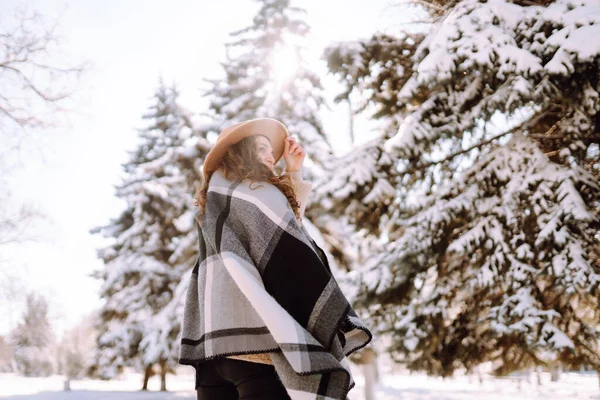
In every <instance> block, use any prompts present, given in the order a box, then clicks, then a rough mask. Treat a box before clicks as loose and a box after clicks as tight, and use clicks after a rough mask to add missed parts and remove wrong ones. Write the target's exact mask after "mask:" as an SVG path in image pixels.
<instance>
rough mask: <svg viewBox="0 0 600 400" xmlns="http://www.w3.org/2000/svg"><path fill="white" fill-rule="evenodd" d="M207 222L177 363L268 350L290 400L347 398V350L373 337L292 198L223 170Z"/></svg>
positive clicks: (216, 177) (212, 190) (213, 187)
mask: <svg viewBox="0 0 600 400" xmlns="http://www.w3.org/2000/svg"><path fill="white" fill-rule="evenodd" d="M201 221H202V227H201V228H200V225H199V224H197V227H198V235H199V246H200V254H199V257H198V260H197V261H196V264H195V266H194V268H193V271H192V276H191V279H190V283H189V286H188V289H187V295H186V300H185V308H184V315H183V322H182V337H181V349H180V354H179V363H180V364H184V365H192V366H196V365H198V364H199V363H201V362H203V361H207V360H210V359H213V358H215V357H219V356H228V355H238V354H256V353H269V356H270V357H271V360H272V362H273V366H274V367H275V370H276V372H277V375H278V376H279V378H280V379H281V382H282V383H283V385H284V386H285V388H286V390H287V392H288V394H289V395H290V397H291V398H292V399H294V400H295V399H302V400H304V399H323V400H326V399H331V400H333V399H336V400H337V399H345V398H346V395H347V393H348V391H349V390H350V389H351V388H352V387H353V386H354V381H353V379H352V374H351V372H350V365H349V362H348V359H347V358H346V356H347V355H349V354H350V353H352V352H354V351H356V350H358V349H360V348H362V347H364V346H366V345H367V344H368V343H369V342H370V341H371V338H372V335H371V332H370V331H369V330H368V329H367V328H366V326H365V325H364V323H363V322H362V321H361V320H360V318H359V317H358V316H357V315H356V313H355V312H354V310H353V309H352V307H351V306H350V304H349V303H348V301H347V299H346V298H345V297H344V295H343V294H342V292H341V290H340V288H339V287H338V284H337V282H336V281H335V279H334V278H333V275H332V274H331V270H330V268H329V265H328V263H327V258H326V256H325V254H324V252H323V251H322V250H321V249H320V248H319V247H318V246H317V245H316V243H315V242H314V241H313V240H312V239H311V237H310V236H309V234H308V232H307V231H306V229H305V228H304V227H303V226H302V225H300V224H299V223H298V221H297V220H296V217H295V215H294V213H293V211H292V209H291V207H290V205H289V203H288V201H287V199H286V197H285V196H284V195H283V194H282V193H281V192H280V191H279V189H277V188H276V187H275V186H273V185H272V184H270V183H268V182H252V183H250V182H249V181H244V182H241V183H240V182H232V181H229V180H227V179H226V178H225V176H224V175H223V174H222V173H221V171H216V172H215V173H214V174H213V176H212V178H211V180H210V183H209V189H208V193H207V201H206V210H205V213H204V215H203V216H202V220H201Z"/></svg>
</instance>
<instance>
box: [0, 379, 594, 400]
mask: <svg viewBox="0 0 600 400" xmlns="http://www.w3.org/2000/svg"><path fill="white" fill-rule="evenodd" d="M355 379H356V382H357V386H356V387H355V388H354V389H353V390H352V391H351V392H350V396H349V400H362V399H364V396H363V393H362V392H363V390H364V387H363V380H362V377H361V376H355ZM519 381H520V385H519ZM63 385H64V379H63V377H62V376H57V375H55V376H52V377H49V378H24V377H20V376H16V375H14V374H0V398H2V399H13V400H24V399H37V400H59V399H61V400H62V399H73V400H75V399H76V400H100V399H102V400H104V399H106V400H121V399H122V400H146V399H168V400H183V399H195V398H196V397H195V392H194V391H193V390H190V388H193V386H194V377H193V375H188V374H180V375H179V376H169V377H168V380H167V385H168V387H169V390H170V391H169V392H167V393H161V392H158V391H157V390H158V389H159V381H158V379H157V378H156V377H155V378H152V379H151V380H150V383H149V387H150V391H149V392H140V391H139V388H140V385H141V376H140V375H139V374H129V375H127V376H124V377H123V378H122V379H119V380H113V381H109V382H106V381H96V380H81V381H72V382H71V389H72V390H71V391H70V392H64V391H63ZM519 386H520V387H519ZM376 399H377V400H392V399H393V400H481V399H486V400H499V399H510V400H526V399H527V400H529V399H534V400H537V399H539V400H564V399H578V400H583V399H600V388H599V387H598V378H597V376H596V374H574V373H564V374H563V375H562V377H561V380H560V381H559V382H550V377H549V376H548V375H543V384H542V386H538V385H537V384H534V383H529V382H528V381H527V380H526V379H525V378H523V379H522V380H519V379H518V378H512V379H511V378H509V379H492V378H487V379H486V380H484V382H483V384H480V383H479V382H478V381H477V380H476V379H475V378H471V379H469V378H467V377H457V378H452V379H446V380H444V379H438V378H429V377H426V376H424V375H419V374H414V375H395V376H392V375H387V376H384V377H383V379H382V382H381V383H380V384H379V385H378V388H377V397H376Z"/></svg>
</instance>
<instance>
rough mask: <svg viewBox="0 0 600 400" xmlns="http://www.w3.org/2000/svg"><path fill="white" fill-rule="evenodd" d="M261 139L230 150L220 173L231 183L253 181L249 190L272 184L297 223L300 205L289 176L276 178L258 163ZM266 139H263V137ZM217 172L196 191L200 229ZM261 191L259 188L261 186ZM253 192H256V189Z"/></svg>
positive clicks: (197, 217) (244, 140)
mask: <svg viewBox="0 0 600 400" xmlns="http://www.w3.org/2000/svg"><path fill="white" fill-rule="evenodd" d="M257 136H258V135H253V136H248V137H246V138H244V139H242V140H240V141H239V142H237V143H235V144H233V145H231V146H229V148H228V149H227V152H226V153H225V155H224V156H223V158H222V159H221V161H220V162H219V166H218V167H217V169H218V170H221V172H223V174H224V175H225V177H226V178H227V179H228V180H231V181H235V182H242V181H244V180H246V179H249V180H250V189H253V188H252V183H254V182H269V183H270V184H272V185H273V186H275V187H276V188H277V189H279V190H280V191H281V193H283V195H284V196H285V197H286V198H287V200H288V202H289V203H290V206H291V207H292V210H293V211H294V214H295V215H296V219H297V220H298V221H300V219H301V217H300V204H299V203H298V201H297V200H296V195H295V193H294V189H293V187H292V180H291V178H290V177H289V176H288V175H280V176H277V175H275V174H274V173H273V171H271V169H270V168H269V167H267V166H266V165H264V164H263V163H262V162H260V161H259V158H258V155H257V150H256V149H257V143H256V137H257ZM261 136H263V135H261ZM213 173H214V171H212V172H209V173H208V176H207V177H206V180H205V181H204V182H203V183H202V186H201V187H200V188H198V189H197V190H196V193H195V195H194V205H195V206H197V207H199V208H200V211H199V214H198V215H197V216H196V220H197V221H198V223H199V224H200V225H202V222H201V221H200V217H201V216H202V215H204V211H205V210H206V195H207V193H208V183H209V182H210V178H211V177H212V175H213ZM259 187H260V186H259ZM253 190H254V189H253Z"/></svg>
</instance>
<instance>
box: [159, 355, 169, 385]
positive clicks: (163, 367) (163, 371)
mask: <svg viewBox="0 0 600 400" xmlns="http://www.w3.org/2000/svg"><path fill="white" fill-rule="evenodd" d="M159 365H160V391H161V392H166V391H167V360H160V363H159Z"/></svg>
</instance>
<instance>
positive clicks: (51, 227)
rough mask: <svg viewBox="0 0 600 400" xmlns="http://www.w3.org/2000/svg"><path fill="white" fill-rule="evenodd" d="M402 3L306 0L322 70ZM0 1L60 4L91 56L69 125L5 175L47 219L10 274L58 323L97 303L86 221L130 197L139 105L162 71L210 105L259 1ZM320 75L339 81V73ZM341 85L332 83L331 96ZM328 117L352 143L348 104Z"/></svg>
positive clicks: (104, 216)
mask: <svg viewBox="0 0 600 400" xmlns="http://www.w3.org/2000/svg"><path fill="white" fill-rule="evenodd" d="M400 2H401V0H397V1H392V0H369V1H366V0H327V1H322V0H320V1H319V0H305V1H303V2H302V6H303V7H304V8H305V9H306V10H307V12H308V17H307V22H308V23H309V25H310V26H311V29H312V33H311V36H310V37H309V46H310V56H311V57H312V59H313V60H315V61H314V68H315V70H317V71H324V66H323V64H322V62H319V61H318V58H319V56H320V54H321V51H322V48H323V46H325V45H327V44H328V43H330V42H332V41H337V40H353V39H357V38H361V37H367V36H369V35H370V34H371V33H373V32H375V31H376V30H379V31H387V30H390V29H394V28H397V25H395V24H396V23H397V21H400V20H402V19H405V18H406V17H407V10H406V9H404V12H403V13H400V12H399V11H400V10H399V7H398V4H399V3H400ZM2 3H3V4H2V13H3V14H5V15H6V14H7V13H9V12H10V11H11V10H12V9H14V8H15V7H17V6H22V5H29V6H30V8H31V9H35V10H38V11H39V12H41V13H42V14H44V15H45V16H46V19H47V20H48V21H51V20H54V19H56V18H58V17H59V16H60V15H61V11H62V17H61V18H60V19H59V22H60V28H59V31H58V33H59V34H60V35H61V36H62V37H63V42H62V43H63V45H62V48H63V50H64V52H65V53H66V54H68V56H69V58H70V59H72V60H73V61H74V62H75V63H77V62H78V61H82V60H84V59H85V60H89V61H91V63H92V69H91V71H90V73H88V75H87V77H86V79H85V80H84V81H83V82H82V83H81V85H80V88H79V92H78V93H77V95H76V97H75V98H74V100H75V105H76V111H77V112H76V113H72V114H70V115H69V119H68V121H67V122H68V123H66V124H65V125H64V126H63V127H62V128H60V129H56V130H52V131H48V132H44V133H43V135H39V136H36V137H35V140H33V139H32V140H28V141H26V142H25V146H24V149H23V153H22V155H21V157H22V163H23V168H22V169H21V170H18V171H15V172H14V173H13V174H12V175H11V176H10V177H9V183H10V188H11V191H12V194H13V197H14V201H15V205H19V204H22V203H27V204H31V205H33V206H35V207H36V208H37V209H39V210H40V211H41V212H43V213H44V214H46V215H47V216H48V219H47V220H45V221H42V222H40V223H37V224H36V225H35V226H32V227H31V230H30V233H31V235H33V236H36V237H38V238H39V239H38V240H37V241H36V242H32V243H24V244H20V245H18V246H15V247H10V248H8V249H7V247H6V246H5V247H3V253H4V254H3V255H2V258H3V259H4V258H6V256H8V257H9V258H10V259H11V260H12V261H11V264H10V265H9V268H10V269H11V273H10V276H11V277H12V278H11V279H14V280H15V282H20V284H21V285H22V286H23V287H24V289H27V290H35V291H37V292H39V293H43V294H45V295H47V296H49V297H50V302H51V304H50V306H51V317H52V319H53V321H54V323H55V324H56V329H57V332H58V333H60V332H62V330H63V329H65V328H66V327H69V326H72V325H73V324H74V323H76V322H77V321H78V320H79V319H80V318H81V317H82V316H83V315H85V314H86V313H89V312H91V311H92V310H93V309H95V308H97V307H99V306H100V304H101V302H100V300H99V297H98V289H99V282H98V281H96V280H94V279H92V278H90V277H89V276H88V275H89V274H90V273H91V272H92V271H93V270H96V269H101V268H102V263H101V261H100V260H98V259H97V258H96V251H95V249H96V248H99V247H101V246H102V243H103V240H102V239H101V238H100V237H98V235H91V234H89V233H88V231H89V229H91V228H93V227H95V226H98V225H104V224H107V223H108V222H109V220H110V219H111V218H114V217H117V216H118V215H119V213H120V211H121V209H122V208H123V207H124V203H123V202H122V201H121V200H119V199H117V198H116V197H115V196H114V185H115V184H118V183H119V182H120V178H121V177H122V171H121V164H122V163H124V162H125V161H126V160H127V154H126V149H131V148H132V147H133V146H134V144H135V137H136V131H135V129H136V128H138V127H142V126H143V123H142V120H141V115H142V114H143V113H144V112H145V111H146V109H147V107H148V106H149V105H150V104H151V103H150V100H151V97H152V95H153V93H154V91H155V89H156V87H157V84H158V77H159V75H160V74H162V76H163V77H164V79H165V81H166V82H167V83H168V84H170V83H171V82H176V83H177V84H178V87H179V89H180V92H181V94H182V97H181V103H182V104H183V105H184V106H186V107H187V108H188V109H190V110H191V111H193V112H199V111H202V104H203V100H202V99H201V97H200V95H199V88H200V87H201V82H202V79H203V78H215V77H219V76H220V74H221V72H222V69H221V66H220V64H219V62H220V61H222V60H223V58H224V46H223V43H224V42H225V41H227V40H228V33H229V32H231V31H234V30H237V29H240V28H242V27H245V26H247V25H249V24H250V23H251V19H252V17H253V15H254V11H255V10H256V9H257V8H256V7H257V5H256V3H255V2H253V1H251V0H220V1H217V2H211V3H210V7H208V6H207V3H206V2H200V1H197V0H170V1H169V2H165V1H162V0H145V1H118V0H108V1H100V2H99V1H92V0H77V1H75V0H73V1H65V0H62V1H59V0H37V1H36V0H31V1H17V0H3V2H2ZM298 4H299V3H298ZM400 14H402V15H400ZM324 83H325V84H326V85H327V87H333V86H332V81H331V80H329V81H326V82H324ZM335 94H336V92H335V90H332V91H330V92H329V93H328V97H329V99H332V98H333V96H334V95H335ZM323 122H324V125H325V129H326V131H327V132H328V133H329V134H331V135H332V136H335V137H336V142H338V143H341V144H342V145H341V147H339V148H338V149H337V150H338V151H339V152H343V151H347V150H348V149H349V148H350V146H349V144H348V139H347V133H348V116H347V108H346V106H344V105H342V106H338V107H333V108H332V111H331V112H328V113H326V114H324V115H323ZM369 126H370V125H369V123H368V121H357V123H356V124H355V129H356V131H357V135H360V132H361V131H363V132H367V133H368V129H369ZM362 137H363V138H366V135H363V136H362ZM7 250H8V251H7ZM0 279H1V276H0ZM5 279H6V278H5ZM21 307H22V305H21V304H18V303H17V304H7V303H6V302H4V303H3V304H0V335H2V334H5V333H7V332H8V330H9V329H10V327H12V326H14V324H15V323H16V322H17V320H18V319H19V318H20V312H21Z"/></svg>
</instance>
